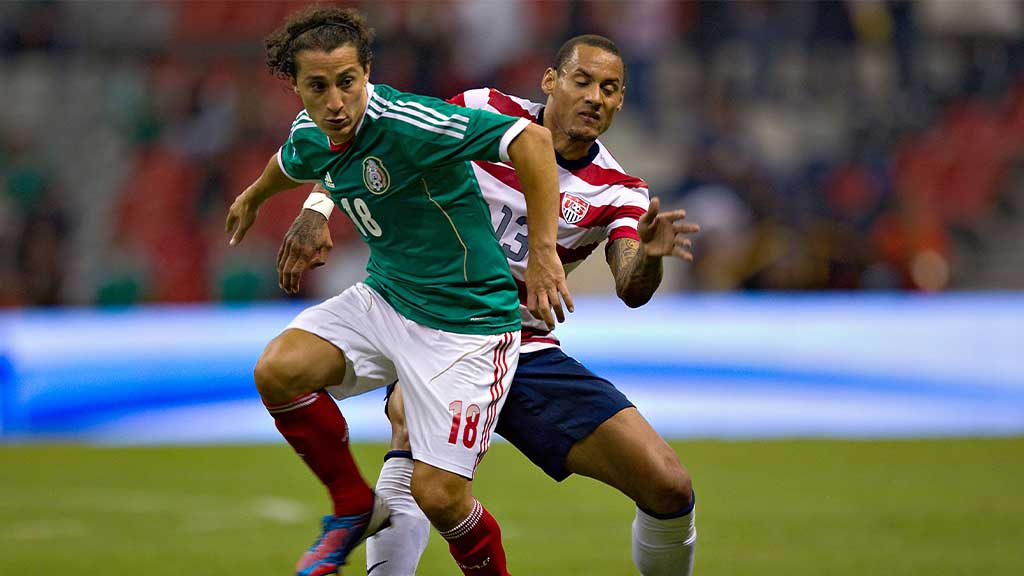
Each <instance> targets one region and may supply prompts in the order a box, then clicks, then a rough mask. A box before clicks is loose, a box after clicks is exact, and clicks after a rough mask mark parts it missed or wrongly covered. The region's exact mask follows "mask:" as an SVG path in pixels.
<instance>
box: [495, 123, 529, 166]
mask: <svg viewBox="0 0 1024 576" xmlns="http://www.w3.org/2000/svg"><path fill="white" fill-rule="evenodd" d="M529 125H530V121H529V120H527V119H526V118H520V119H519V120H516V122H515V124H513V125H512V126H509V129H508V130H506V131H505V134H504V136H502V137H501V142H499V143H498V157H500V158H501V161H502V162H511V161H512V159H511V158H509V156H508V147H509V145H511V144H512V141H513V140H515V139H516V136H519V135H520V134H522V132H523V130H526V127H527V126H529Z"/></svg>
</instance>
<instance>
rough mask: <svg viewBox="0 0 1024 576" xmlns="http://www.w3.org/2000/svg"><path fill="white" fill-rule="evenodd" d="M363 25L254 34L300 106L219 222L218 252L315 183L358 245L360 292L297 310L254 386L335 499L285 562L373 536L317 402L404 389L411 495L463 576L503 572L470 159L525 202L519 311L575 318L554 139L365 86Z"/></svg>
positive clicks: (499, 317) (502, 362)
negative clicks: (509, 181) (312, 538)
mask: <svg viewBox="0 0 1024 576" xmlns="http://www.w3.org/2000/svg"><path fill="white" fill-rule="evenodd" d="M370 43H371V30H370V29H369V28H367V26H366V24H365V23H364V21H363V19H362V17H361V15H360V14H359V13H358V12H356V11H355V10H351V9H340V8H308V9H305V10H303V11H300V12H298V13H296V14H293V15H292V16H290V17H289V18H288V20H287V21H286V22H285V23H284V25H283V26H282V27H281V28H280V29H279V30H278V31H276V32H275V33H273V34H272V35H271V36H269V37H268V38H267V43H266V44H267V64H268V66H269V67H270V69H271V71H272V72H274V73H275V74H277V75H279V76H281V77H283V78H286V79H288V80H289V81H290V82H291V83H292V86H293V88H294V90H295V92H296V93H297V94H298V95H299V97H300V98H301V100H302V103H303V105H304V107H305V109H304V110H303V111H302V112H301V113H300V114H299V115H298V116H297V117H296V119H295V122H294V123H293V124H292V128H291V133H290V134H289V136H288V139H287V141H286V142H285V144H284V145H283V146H282V147H281V149H280V151H279V152H278V153H277V154H275V155H274V157H273V158H271V160H270V162H268V164H267V167H266V168H265V169H264V171H263V174H262V175H261V176H260V177H259V178H258V179H257V180H256V181H255V182H254V183H253V184H252V185H251V186H249V187H248V188H247V189H246V190H245V191H244V192H242V193H241V194H240V195H239V196H238V197H237V198H236V199H235V201H234V203H233V204H232V205H231V208H230V209H229V213H228V217H227V221H226V223H225V226H226V229H227V231H228V233H229V234H231V244H237V243H238V242H240V241H241V240H242V238H243V237H244V235H245V232H246V230H248V228H249V227H250V226H251V225H252V223H253V222H254V220H255V218H256V215H257V211H258V210H259V206H260V204H261V203H262V202H263V201H264V200H266V199H267V198H269V197H270V196H272V195H273V194H275V193H278V192H280V191H283V190H286V189H289V188H293V187H295V186H297V185H299V184H300V183H301V182H319V183H320V184H321V185H322V186H323V187H324V188H326V189H327V191H328V192H330V195H331V198H332V200H333V201H334V202H335V203H336V204H337V206H339V207H340V208H341V209H342V210H343V211H344V212H345V213H347V214H348V216H349V217H350V218H351V219H352V222H353V224H354V225H355V227H356V229H357V230H358V231H359V233H360V235H361V236H362V238H363V240H364V241H365V242H366V243H367V244H368V245H369V247H370V260H369V263H368V264H367V272H368V277H367V279H366V281H365V283H360V284H357V285H356V286H353V287H351V288H349V289H348V290H346V291H345V292H343V293H342V294H341V295H339V296H336V297H334V298H331V299H329V300H327V301H326V302H323V303H322V304H319V305H317V306H313V307H311V308H308V309H306V310H304V311H303V312H302V313H300V314H299V315H298V316H297V317H296V318H295V319H294V320H293V321H292V323H291V324H289V326H288V327H287V329H286V330H285V331H284V332H283V333H281V334H280V335H279V336H277V337H276V338H275V339H274V340H273V341H271V342H270V344H269V345H268V346H267V348H266V349H265V350H264V352H263V354H262V355H261V357H260V359H259V362H258V363H257V365H256V369H255V380H256V387H257V389H258V390H259V393H260V395H261V397H262V398H263V401H264V403H265V404H266V406H267V408H268V410H269V412H270V413H271V415H272V416H273V417H274V420H275V423H276V425H277V428H278V430H280V432H281V434H282V435H283V436H284V437H285V439H286V440H287V441H288V442H289V444H291V446H292V447H293V448H294V449H295V451H296V452H298V454H299V455H300V456H301V457H302V458H303V459H304V460H305V462H306V464H307V466H309V468H310V469H312V471H313V472H314V473H315V474H316V475H317V477H318V478H319V479H320V481H321V482H322V483H323V484H324V485H325V486H326V487H327V490H328V492H329V494H330V496H331V498H332V501H333V504H334V510H333V514H330V515H328V516H326V517H325V518H324V521H323V532H322V534H321V536H320V538H319V539H318V540H317V541H316V542H315V543H314V544H313V546H312V547H311V548H310V549H309V551H308V552H307V553H306V554H305V555H304V556H303V557H302V558H301V559H300V560H299V563H298V566H297V573H298V574H299V575H300V576H318V575H323V574H332V573H336V572H337V571H338V570H339V568H340V566H341V565H343V564H344V563H345V560H346V558H347V556H348V554H349V552H350V551H351V550H352V549H353V548H354V547H355V546H356V545H357V544H358V543H359V542H360V541H361V540H362V539H364V538H365V537H367V536H368V535H370V534H372V533H373V532H375V531H376V530H379V529H381V527H382V526H384V525H385V524H386V520H387V516H388V511H387V508H386V505H385V504H384V503H383V500H382V499H379V498H375V497H374V494H373V492H372V491H371V490H370V488H369V487H368V486H367V484H366V482H365V481H364V479H363V478H362V476H361V475H360V474H359V471H358V469H357V468H356V466H355V463H354V461H353V459H352V456H351V453H350V451H349V446H348V428H347V425H346V422H345V420H344V418H343V417H342V415H341V412H340V411H339V410H338V407H337V405H336V404H335V402H334V401H333V400H332V399H331V397H330V395H328V391H329V392H330V394H331V395H333V396H335V397H337V398H345V397H349V396H353V395H356V394H360V393H363V392H365V391H368V390H371V389H373V388H377V387H383V386H386V385H388V384H391V383H392V382H394V381H396V380H401V381H402V383H403V392H404V396H405V410H406V419H407V424H408V428H409V436H410V441H411V444H412V447H413V450H414V451H415V453H416V462H415V467H414V471H413V478H412V493H413V496H414V497H415V499H416V502H417V503H418V504H419V506H420V507H421V508H422V509H423V511H424V513H425V514H426V515H427V517H428V518H429V519H430V521H431V523H432V524H433V525H434V526H435V527H436V528H437V529H438V530H439V531H440V532H441V535H442V536H444V537H445V539H447V540H448V542H449V548H450V549H451V552H452V556H453V557H454V558H455V560H456V563H457V564H458V565H459V567H460V568H461V569H462V570H463V572H464V573H467V574H469V573H472V574H480V575H491V574H493V575H504V574H507V570H506V567H505V554H504V550H503V549H502V545H501V532H500V529H499V527H498V524H497V522H496V521H495V520H494V518H493V517H491V515H490V514H489V513H488V512H487V511H486V510H485V509H484V508H483V507H482V506H481V505H480V503H479V502H478V501H476V500H475V499H474V498H473V495H472V478H473V475H474V473H475V470H476V467H477V465H478V464H479V462H480V460H481V458H482V457H483V455H484V453H485V452H486V451H487V448H488V446H489V444H490V441H491V437H492V433H493V430H494V427H495V424H496V422H497V418H498V414H499V412H500V411H501V408H502V405H503V403H504V400H505V396H506V395H505V392H506V390H507V389H508V385H509V383H510V382H511V379H512V374H513V373H514V371H515V368H516V364H517V362H518V349H519V328H520V318H519V303H518V293H517V288H516V285H515V283H514V282H513V279H512V276H511V273H510V272H509V269H508V266H507V264H506V263H505V256H504V253H503V251H502V249H501V247H500V245H499V244H498V242H497V240H496V239H495V237H494V231H493V229H492V227H491V222H490V217H489V213H488V209H487V205H486V203H485V202H484V199H483V197H482V195H481V193H480V190H479V186H478V184H477V181H476V178H475V176H474V173H473V170H472V168H471V166H470V164H469V160H488V161H498V160H501V161H505V162H511V163H512V164H513V166H514V167H515V168H516V171H517V173H518V177H519V180H520V182H521V184H522V189H523V193H524V195H525V197H526V200H527V204H528V219H529V226H530V235H531V236H530V240H529V247H530V261H529V264H528V268H527V272H526V285H527V291H528V295H529V296H528V300H529V308H530V309H531V311H532V312H533V313H534V314H536V315H538V316H539V317H541V318H543V319H544V320H545V321H546V322H547V323H549V325H551V326H553V325H554V320H555V318H556V317H557V318H558V320H560V321H561V320H562V319H564V313H563V310H562V302H563V300H564V302H565V305H566V306H567V307H568V308H569V310H570V311H572V301H571V297H570V296H569V293H568V289H567V288H566V286H565V274H564V271H563V270H562V266H561V263H560V262H559V259H558V256H557V253H556V251H555V235H556V230H557V221H558V208H559V204H558V201H559V200H558V198H559V197H558V180H557V175H556V167H555V158H554V153H553V152H552V142H551V135H550V133H549V132H548V131H547V130H546V129H544V128H543V127H540V126H537V125H534V124H532V123H530V122H529V121H526V120H524V119H517V118H513V117H508V116H502V115H499V114H495V113H492V112H487V111H483V110H467V109H465V108H461V107H458V106H454V105H450V104H447V103H445V102H443V101H441V100H437V99H434V98H427V97H422V96H417V95H414V94H407V93H402V92H399V91H397V90H395V89H393V88H391V87H388V86H384V85H374V84H371V83H370V82H369V72H370V64H371V59H372V54H371V51H370Z"/></svg>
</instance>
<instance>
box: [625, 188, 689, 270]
mask: <svg viewBox="0 0 1024 576" xmlns="http://www.w3.org/2000/svg"><path fill="white" fill-rule="evenodd" d="M660 207H661V202H660V201H659V200H658V199H657V198H651V206H650V208H648V209H647V213H646V214H644V215H643V216H641V217H640V220H639V222H637V226H636V231H637V234H638V235H639V236H640V249H641V250H643V251H644V252H645V253H646V254H647V256H652V257H657V258H660V257H662V256H675V257H676V258H680V259H682V260H687V261H690V262H693V253H692V252H691V251H690V250H691V249H692V248H693V242H692V241H691V240H690V239H689V238H687V236H689V235H691V234H696V233H697V232H700V226H698V225H697V224H690V223H688V222H684V221H683V219H684V218H686V210H673V211H671V212H662V213H659V212H658V209H659V208H660Z"/></svg>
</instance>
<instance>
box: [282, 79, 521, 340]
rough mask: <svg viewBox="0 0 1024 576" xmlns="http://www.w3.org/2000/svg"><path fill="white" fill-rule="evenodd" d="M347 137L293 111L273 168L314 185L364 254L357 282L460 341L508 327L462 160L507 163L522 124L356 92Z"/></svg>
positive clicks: (372, 89)
mask: <svg viewBox="0 0 1024 576" xmlns="http://www.w3.org/2000/svg"><path fill="white" fill-rule="evenodd" d="M367 92H368V98H367V107H366V110H365V111H364V114H363V118H362V120H361V121H360V124H359V126H358V127H357V128H356V134H355V136H354V137H353V138H352V140H351V141H350V142H349V143H347V144H346V145H343V146H342V147H338V146H333V145H332V144H331V142H330V140H329V139H328V137H327V135H326V134H324V133H323V132H322V131H321V130H320V129H319V128H317V126H316V124H314V123H313V121H312V120H311V119H310V117H309V115H308V114H307V113H306V112H305V111H303V112H301V113H299V115H298V117H297V118H296V119H295V123H294V124H292V130H291V134H290V135H289V136H288V140H287V142H285V144H284V146H282V147H281V150H280V152H279V153H278V163H279V165H280V167H281V170H282V171H283V172H284V173H285V174H286V175H287V176H288V177H289V178H291V179H293V180H296V181H299V182H320V183H321V184H322V185H323V186H324V187H325V188H326V189H327V190H328V191H329V192H330V194H331V198H332V199H333V200H334V203H335V204H336V205H337V206H338V207H339V208H341V210H342V211H344V212H345V213H346V214H347V215H348V216H349V218H350V219H351V220H352V223H353V224H354V225H355V228H356V230H358V232H359V234H360V235H361V236H362V238H363V240H364V241H365V242H366V243H367V244H368V245H369V247H370V259H369V262H368V263H367V266H366V271H367V273H368V274H369V277H368V278H367V280H366V283H367V284H368V285H369V286H371V287H372V288H373V289H374V290H376V291H377V292H379V293H380V294H381V296H383V297H384V299H385V300H387V301H388V303H390V304H391V305H392V306H393V307H394V308H395V310H397V311H398V312H399V313H400V314H402V315H403V316H405V317H406V318H409V319H410V320H413V321H415V322H418V323H420V324H423V325H425V326H429V327H431V328H437V329H440V330H445V331H448V332H456V333H464V334H499V333H502V332H508V331H512V330H516V329H518V328H519V327H520V323H519V296H518V291H517V289H516V285H515V282H514V281H513V279H512V274H511V272H509V268H508V263H507V262H506V260H505V254H504V252H503V251H502V249H501V246H500V245H499V244H498V241H497V240H496V239H495V237H494V229H493V227H492V225H491V217H490V211H489V210H488V208H487V204H486V203H485V202H484V199H483V195H482V194H481V192H480V186H479V184H478V183H477V180H476V177H475V176H474V174H473V168H472V166H471V165H470V163H469V161H470V160H486V161H490V162H498V161H505V162H508V161H509V158H508V151H507V149H508V145H509V142H511V140H512V139H513V138H515V136H516V135H518V134H519V133H520V132H521V131H522V129H523V128H524V127H525V125H526V123H527V121H525V120H522V119H517V118H513V117H510V116H502V115H500V114H495V113H492V112H488V111H486V110H473V109H468V108H462V107H460V106H455V105H453V104H448V103H446V102H444V101H442V100H438V99H436V98H429V97H425V96H419V95H415V94H407V93H404V92H399V91H398V90H395V89H394V88H391V87H390V86H385V85H383V84H377V85H373V84H367Z"/></svg>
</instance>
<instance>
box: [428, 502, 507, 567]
mask: <svg viewBox="0 0 1024 576" xmlns="http://www.w3.org/2000/svg"><path fill="white" fill-rule="evenodd" d="M441 536H443V537H444V539H445V540H447V541H448V550H450V551H451V553H452V558H455V563H456V564H458V565H459V568H460V569H462V573H463V574H467V575H470V576H508V569H507V568H506V567H505V549H504V548H502V547H501V527H500V526H498V521H497V520H495V519H494V516H491V514H490V512H488V511H487V510H486V509H485V508H484V507H483V506H482V505H481V504H480V503H479V502H477V501H476V500H474V501H473V511H472V512H470V513H469V517H467V518H466V519H465V520H463V521H462V522H460V523H459V525H458V526H456V527H455V528H452V529H451V530H448V531H447V532H442V533H441Z"/></svg>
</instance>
